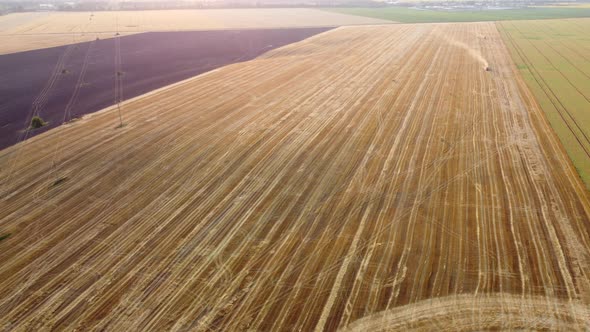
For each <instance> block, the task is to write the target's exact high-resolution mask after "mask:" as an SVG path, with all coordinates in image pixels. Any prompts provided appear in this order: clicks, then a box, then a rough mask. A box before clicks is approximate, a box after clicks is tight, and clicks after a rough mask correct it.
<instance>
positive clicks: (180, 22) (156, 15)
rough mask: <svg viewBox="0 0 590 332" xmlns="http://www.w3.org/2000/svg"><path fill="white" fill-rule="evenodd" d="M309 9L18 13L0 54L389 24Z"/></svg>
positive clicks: (5, 28) (9, 21)
mask: <svg viewBox="0 0 590 332" xmlns="http://www.w3.org/2000/svg"><path fill="white" fill-rule="evenodd" d="M391 23H392V22H391V21H387V20H380V19H375V18H369V17H361V16H354V15H346V14H340V13H332V12H327V11H321V10H314V9H307V8H258V9H206V10H205V9H203V10H148V11H103V12H100V11H99V12H48V13H17V14H10V15H6V16H0V54H8V53H16V52H22V51H29V50H34V49H40V48H47V47H54V46H61V45H67V44H72V43H76V42H84V41H90V40H95V39H96V38H100V39H104V38H111V37H113V36H115V34H116V33H120V34H123V35H126V34H132V33H140V32H152V31H203V30H237V29H270V28H297V27H299V28H301V27H334V26H343V25H367V24H391Z"/></svg>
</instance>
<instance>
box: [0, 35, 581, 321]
mask: <svg viewBox="0 0 590 332" xmlns="http://www.w3.org/2000/svg"><path fill="white" fill-rule="evenodd" d="M441 36H445V38H441ZM480 59H484V60H485V61H487V62H489V64H490V66H492V68H493V72H486V71H484V70H483V63H482V62H481V61H480ZM122 112H123V114H124V115H123V116H124V118H125V119H126V120H125V121H126V122H127V125H126V126H125V127H123V128H119V129H115V127H116V126H117V125H118V121H119V120H118V116H117V112H116V109H115V108H110V109H108V110H106V111H104V112H100V113H95V114H93V115H91V116H88V117H86V118H85V119H83V120H80V121H78V122H75V123H73V124H68V125H65V126H62V127H60V128H57V129H55V130H52V131H49V132H47V133H45V134H42V135H40V136H37V137H34V138H32V139H30V140H28V141H26V142H24V143H22V144H19V145H16V146H14V147H11V148H9V149H6V150H4V151H2V152H0V170H1V171H0V172H1V173H0V175H1V178H2V179H5V178H10V179H11V180H10V181H5V182H4V183H3V184H2V188H1V189H2V195H3V199H2V201H1V203H0V204H1V205H0V232H3V233H10V234H12V236H11V237H10V238H8V239H6V240H4V241H3V242H1V243H0V261H2V262H3V264H2V269H0V299H1V300H0V317H1V318H0V319H1V320H2V322H3V324H5V325H9V326H18V327H22V328H23V329H42V328H47V327H53V328H56V329H66V328H67V329H73V328H79V329H84V330H86V329H91V328H92V329H102V328H104V329H108V330H144V331H148V330H151V331H161V330H183V329H195V330H207V329H219V330H224V331H235V330H245V329H248V328H250V329H254V330H268V331H273V330H299V329H301V330H305V331H308V330H314V329H316V330H324V329H329V330H333V329H336V328H344V327H350V328H351V329H355V328H356V329H359V330H363V329H364V328H365V327H378V328H384V329H385V328H387V327H388V326H390V327H397V328H399V329H407V328H409V327H414V328H422V329H433V328H437V327H440V326H442V327H444V326H448V324H453V326H455V327H460V326H463V327H466V328H469V327H474V326H475V327H476V328H478V329H486V328H522V329H532V328H538V329H543V328H562V329H566V328H567V329H569V328H578V329H581V328H584V327H585V328H588V322H589V318H590V310H589V306H588V305H589V303H590V285H589V276H590V269H589V268H590V265H589V259H590V258H589V257H590V256H589V254H590V234H589V230H590V225H589V223H590V221H589V212H590V205H589V201H588V197H587V196H586V191H585V189H584V187H583V185H582V183H581V182H580V180H579V178H578V177H577V175H576V172H575V170H574V168H573V166H572V165H571V163H570V161H569V159H568V157H567V155H566V154H565V152H564V151H563V149H562V147H561V145H560V144H559V142H558V140H557V138H556V137H555V135H554V134H553V132H552V129H551V128H550V127H549V125H548V123H547V122H546V120H545V118H544V116H543V113H542V111H541V110H540V109H539V108H538V107H537V105H536V103H535V101H534V99H533V97H532V95H531V94H530V93H529V92H528V90H527V89H526V87H525V86H524V83H522V82H521V81H520V79H519V78H518V75H517V74H516V68H515V67H514V65H513V64H512V62H511V60H510V57H509V55H508V51H507V49H506V48H505V46H504V44H503V43H502V41H501V39H500V36H499V34H498V32H497V30H496V27H495V25H494V24H487V23H483V24H454V25H412V26H408V25H399V26H381V27H362V28H361V27H356V28H339V29H336V30H332V31H330V32H327V33H324V34H321V35H318V36H315V37H312V38H309V39H307V40H306V41H303V42H300V43H296V44H292V45H289V46H286V47H283V48H281V49H277V50H275V51H272V52H270V53H268V54H267V55H265V56H263V57H261V58H258V59H256V60H253V61H249V62H245V63H241V64H235V65H230V66H227V67H224V68H222V69H219V70H216V71H213V72H210V73H208V74H205V75H202V76H199V77H196V78H194V79H191V80H188V81H186V82H182V83H180V84H176V85H174V86H171V87H168V88H165V89H162V90H159V91H156V92H154V93H151V94H148V95H145V96H143V97H140V98H136V99H134V100H131V101H128V102H125V103H123V105H122ZM60 140H63V142H62V143H61V147H62V148H61V150H60V152H59V154H58V156H57V158H56V159H57V165H59V169H58V170H56V172H57V174H59V176H58V177H55V176H49V174H54V173H50V170H51V167H52V165H50V164H49V163H48V162H47V160H48V158H49V156H52V153H53V152H54V150H55V142H57V141H60ZM15 156H19V157H18V158H17V159H16V160H15ZM13 163H14V166H11V167H9V165H12V164H13ZM11 174H14V176H9V175H11ZM458 324H459V325H458Z"/></svg>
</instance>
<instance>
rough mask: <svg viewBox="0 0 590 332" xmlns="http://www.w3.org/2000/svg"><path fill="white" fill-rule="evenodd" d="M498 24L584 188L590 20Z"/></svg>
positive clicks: (589, 131) (589, 143) (589, 169)
mask: <svg viewBox="0 0 590 332" xmlns="http://www.w3.org/2000/svg"><path fill="white" fill-rule="evenodd" d="M498 28H499V30H500V33H501V35H502V37H503V38H504V41H505V43H506V45H507V46H508V48H509V49H510V51H511V53H512V57H513V59H514V61H515V62H516V65H517V67H518V68H519V70H520V72H521V73H522V76H523V78H524V80H525V81H526V82H527V84H528V86H529V87H530V89H531V91H532V92H533V94H534V95H535V97H536V99H537V101H538V102H539V104H540V105H541V107H542V108H543V110H544V111H545V113H546V115H547V118H548V120H549V122H550V123H551V125H552V126H553V128H554V129H555V131H556V133H557V135H558V136H559V138H560V139H561V141H562V143H563V145H564V147H565V149H566V150H567V153H568V154H569V156H570V157H571V159H572V161H573V162H574V165H575V166H576V168H577V169H578V172H579V173H580V176H581V177H582V179H583V180H584V182H585V183H586V186H588V187H589V188H590V34H588V31H590V19H572V20H551V21H520V22H499V23H498Z"/></svg>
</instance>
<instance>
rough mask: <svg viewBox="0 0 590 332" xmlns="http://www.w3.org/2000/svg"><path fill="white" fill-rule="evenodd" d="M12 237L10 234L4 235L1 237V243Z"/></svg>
mask: <svg viewBox="0 0 590 332" xmlns="http://www.w3.org/2000/svg"><path fill="white" fill-rule="evenodd" d="M9 237H10V234H4V235H0V241H2V240H6V239H8V238H9Z"/></svg>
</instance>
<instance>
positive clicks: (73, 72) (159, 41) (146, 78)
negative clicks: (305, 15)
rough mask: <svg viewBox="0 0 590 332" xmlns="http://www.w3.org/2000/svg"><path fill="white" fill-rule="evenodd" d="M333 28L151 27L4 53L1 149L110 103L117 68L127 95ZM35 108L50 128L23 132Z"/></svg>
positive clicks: (124, 96) (0, 97)
mask: <svg viewBox="0 0 590 332" xmlns="http://www.w3.org/2000/svg"><path fill="white" fill-rule="evenodd" d="M329 29H330V28H301V29H267V30H241V31H240V30H232V31H200V32H150V33H144V34H137V35H130V36H125V37H120V38H114V39H105V40H96V41H91V42H85V43H79V44H74V45H68V46H62V47H54V48H48V49H43V50H36V51H28V52H21V53H15V54H8V55H1V56H0V72H1V73H2V75H1V76H0V129H1V130H0V149H2V148H5V147H7V146H10V145H12V144H15V143H16V142H18V141H20V140H23V139H24V138H25V137H26V136H29V137H30V136H32V135H36V134H38V133H41V132H43V131H46V130H47V129H50V128H53V127H56V126H58V125H60V124H62V123H63V122H64V121H69V120H71V119H74V118H76V117H79V116H81V115H84V114H88V113H92V112H95V111H98V110H100V109H102V108H105V107H107V106H109V105H112V104H113V103H115V98H116V96H115V75H116V72H117V71H120V72H121V73H120V74H119V75H121V78H122V99H129V98H132V97H136V96H138V95H141V94H144V93H146V92H149V91H151V90H154V89H157V88H160V87H162V86H165V85H169V84H171V83H175V82H178V81H180V80H183V79H187V78H189V77H192V76H195V75H198V74H201V73H203V72H206V71H209V70H212V69H215V68H218V67H220V66H224V65H227V64H230V63H235V62H239V61H245V60H250V59H253V58H255V57H257V56H259V55H261V54H262V53H264V52H267V51H269V50H271V49H273V48H276V47H280V46H284V45H286V44H290V43H293V42H296V41H300V40H302V39H305V38H307V37H309V36H312V35H315V34H317V33H320V32H324V31H327V30H329ZM118 39H119V43H120V51H117V47H116V44H117V40H118ZM115 55H118V56H119V57H120V58H121V67H120V70H116V69H115ZM35 109H36V112H38V113H39V115H40V116H41V117H42V118H43V119H44V120H45V121H47V122H48V123H49V125H48V126H46V127H43V128H41V129H39V130H35V131H30V132H28V133H27V134H26V135H25V133H24V132H23V130H24V129H25V128H26V127H27V126H28V123H29V121H30V117H31V114H32V113H33V111H34V110H35Z"/></svg>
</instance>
